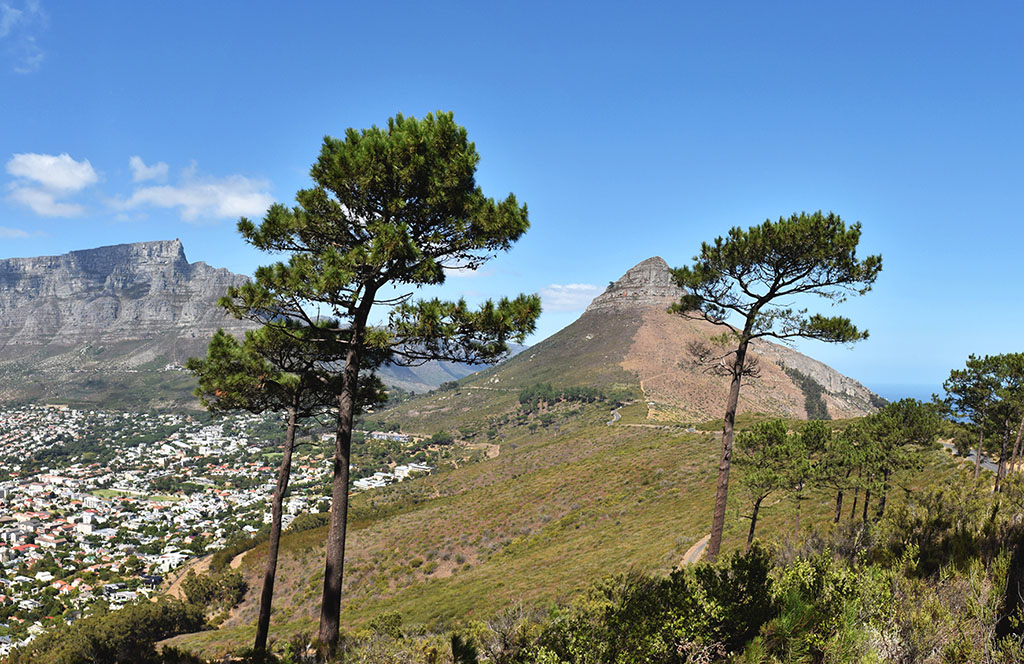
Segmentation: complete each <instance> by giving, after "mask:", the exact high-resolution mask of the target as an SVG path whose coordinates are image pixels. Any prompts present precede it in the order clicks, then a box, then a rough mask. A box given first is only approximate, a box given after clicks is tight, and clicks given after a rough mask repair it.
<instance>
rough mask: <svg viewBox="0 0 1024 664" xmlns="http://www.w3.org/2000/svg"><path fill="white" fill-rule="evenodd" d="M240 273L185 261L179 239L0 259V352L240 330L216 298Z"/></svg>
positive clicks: (238, 279)
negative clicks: (218, 304)
mask: <svg viewBox="0 0 1024 664" xmlns="http://www.w3.org/2000/svg"><path fill="white" fill-rule="evenodd" d="M245 279H246V278H245V277H243V276H241V275H237V274H233V273H231V272H229V271H228V270H225V269H217V268H213V267H210V266H209V265H207V264H206V263H189V262H188V260H187V259H186V258H185V252H184V249H183V247H182V245H181V242H180V241H178V240H172V241H165V242H140V243H136V244H120V245H115V246H110V247H100V248H98V249H88V250H84V251H72V252H70V253H67V254H63V255H61V256H40V257H36V258H9V259H6V260H0V357H5V356H6V357H10V356H17V355H21V354H24V353H25V352H27V351H31V350H32V349H40V348H45V347H53V348H54V349H55V350H56V349H57V348H71V347H75V346H79V345H81V344H111V343H118V344H121V343H124V342H132V341H135V342H139V341H147V340H152V339H156V338H158V337H165V336H166V335H167V334H168V333H169V332H170V333H174V334H175V335H177V336H179V337H182V338H186V339H204V340H205V339H208V338H209V337H210V335H212V334H213V332H214V331H215V330H216V329H217V327H225V328H229V329H233V330H241V329H244V325H242V324H241V323H240V322H239V321H236V320H234V319H232V318H230V317H228V316H226V315H225V313H224V312H223V310H221V309H220V308H219V307H217V306H216V302H217V300H218V298H220V297H221V296H223V295H224V292H225V290H226V289H227V287H228V286H230V285H234V284H240V283H243V282H244V281H245ZM171 359H177V358H171Z"/></svg>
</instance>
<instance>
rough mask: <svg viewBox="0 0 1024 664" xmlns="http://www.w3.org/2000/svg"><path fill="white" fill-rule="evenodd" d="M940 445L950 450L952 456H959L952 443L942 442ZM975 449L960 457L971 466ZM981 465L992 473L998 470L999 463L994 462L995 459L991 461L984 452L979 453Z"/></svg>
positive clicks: (975, 455)
mask: <svg viewBox="0 0 1024 664" xmlns="http://www.w3.org/2000/svg"><path fill="white" fill-rule="evenodd" d="M942 446H943V447H945V448H946V449H947V450H949V451H950V452H952V453H953V456H959V454H958V453H957V451H956V447H954V446H953V444H952V443H947V442H943V443H942ZM975 451H976V450H971V451H970V453H969V454H968V455H967V456H966V457H961V458H963V459H966V460H967V461H968V462H970V464H971V465H972V466H973V465H974V460H975V459H976V458H977V454H975ZM981 467H982V468H984V469H985V470H990V471H992V472H993V473H995V472H998V470H999V464H998V463H996V462H995V461H992V460H991V459H989V458H988V457H987V456H985V455H984V454H982V455H981Z"/></svg>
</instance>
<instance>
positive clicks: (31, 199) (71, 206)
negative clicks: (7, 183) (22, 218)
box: [10, 187, 84, 217]
mask: <svg viewBox="0 0 1024 664" xmlns="http://www.w3.org/2000/svg"><path fill="white" fill-rule="evenodd" d="M10 199H11V200H13V201H15V202H17V203H21V204H22V205H25V206H27V207H29V208H31V210H32V211H33V212H35V213H36V214H38V215H39V216H41V217H77V216H78V215H80V214H82V212H84V208H82V206H81V205H78V204H77V203H65V202H63V201H59V200H57V197H56V195H54V193H53V192H52V191H47V190H45V189H40V188H38V187H14V188H13V189H12V190H11V195H10Z"/></svg>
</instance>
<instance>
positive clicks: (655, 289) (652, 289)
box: [587, 256, 684, 312]
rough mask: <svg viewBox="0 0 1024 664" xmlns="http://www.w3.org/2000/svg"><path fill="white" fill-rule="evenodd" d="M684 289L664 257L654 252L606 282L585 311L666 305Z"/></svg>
mask: <svg viewBox="0 0 1024 664" xmlns="http://www.w3.org/2000/svg"><path fill="white" fill-rule="evenodd" d="M683 293H684V291H683V289H681V288H679V286H677V285H676V284H675V282H674V281H673V280H672V273H671V272H670V271H669V267H668V263H666V262H665V259H663V258H661V257H660V256H654V257H653V258H648V259H647V260H645V261H641V262H639V263H637V264H636V265H634V266H633V267H632V268H630V269H629V271H627V272H626V274H624V275H622V277H621V278H619V280H618V281H614V282H612V283H610V284H608V288H606V289H605V291H604V292H603V293H601V294H600V295H598V296H597V297H596V298H594V300H593V302H591V303H590V306H588V307H587V311H588V312H591V311H624V310H635V309H643V308H648V307H664V308H668V307H669V305H671V304H672V303H673V302H678V301H679V298H680V297H682V296H683Z"/></svg>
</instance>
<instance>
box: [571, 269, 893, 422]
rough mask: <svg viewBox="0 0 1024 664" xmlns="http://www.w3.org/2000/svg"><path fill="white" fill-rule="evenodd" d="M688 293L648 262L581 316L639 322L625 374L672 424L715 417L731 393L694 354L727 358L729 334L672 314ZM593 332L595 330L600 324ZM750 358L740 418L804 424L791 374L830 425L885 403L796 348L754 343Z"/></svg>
mask: <svg viewBox="0 0 1024 664" xmlns="http://www.w3.org/2000/svg"><path fill="white" fill-rule="evenodd" d="M683 292H684V291H683V290H682V289H681V288H679V287H678V286H676V285H675V283H674V281H673V280H672V274H671V272H670V271H669V267H668V265H667V264H666V263H665V261H664V260H662V259H661V258H659V257H653V258H648V259H647V260H645V261H642V262H641V263H638V264H637V265H635V266H634V267H633V268H631V269H630V270H628V271H627V272H626V274H624V275H623V276H622V278H620V279H619V280H618V281H616V282H614V283H612V284H611V285H609V286H608V288H607V290H605V292H604V293H602V294H601V295H600V296H598V297H597V298H596V299H595V300H594V301H593V302H592V303H591V305H590V306H589V307H588V308H587V311H586V313H585V314H584V316H585V317H588V316H589V317H594V316H601V315H604V314H606V313H612V312H614V313H616V314H617V315H619V316H625V315H630V316H631V317H636V318H639V320H641V324H640V326H639V327H638V329H637V330H636V332H635V333H634V334H633V336H632V340H631V341H632V344H631V346H630V347H629V350H628V352H627V353H626V356H625V358H624V359H623V360H622V361H621V366H622V367H623V368H624V369H626V370H627V371H630V372H633V373H634V374H635V375H636V376H637V378H638V379H639V381H640V385H641V388H642V390H643V391H644V394H645V397H646V398H647V399H648V401H649V402H651V403H652V404H655V405H656V406H658V405H663V406H664V407H666V408H668V409H669V411H670V412H668V414H667V417H669V418H671V417H678V416H680V415H682V416H689V417H696V418H704V417H711V416H717V415H719V414H720V412H721V408H722V407H723V402H724V398H725V394H726V392H727V390H728V378H726V377H724V376H722V375H720V373H719V372H715V371H709V370H708V369H709V367H704V366H702V365H701V364H700V363H699V362H697V361H696V358H695V357H694V356H693V351H692V350H691V349H693V348H698V347H707V348H709V349H711V350H712V351H715V350H716V349H721V350H722V352H724V351H725V350H727V348H725V347H722V346H719V345H717V344H716V343H715V341H714V338H716V337H719V336H720V335H721V334H722V332H723V331H724V329H725V328H722V327H718V326H715V325H713V324H711V323H708V322H706V321H703V320H701V319H691V318H688V317H685V316H679V315H673V314H669V313H667V312H666V310H667V309H668V307H669V306H670V305H671V304H673V303H675V302H678V301H679V298H680V297H681V296H682V295H683ZM581 320H582V319H581ZM590 325H591V326H592V327H593V326H595V325H596V322H591V323H590ZM752 351H753V355H752V357H755V358H757V360H758V376H756V377H752V378H749V379H746V380H745V387H744V388H743V391H742V392H741V393H740V398H741V410H744V411H748V412H750V411H753V412H763V413H773V414H778V415H784V416H787V417H798V418H803V417H807V410H806V404H805V393H804V390H803V389H802V388H801V386H800V385H799V384H798V381H797V380H796V379H794V377H793V375H790V374H788V373H787V371H786V370H787V369H789V370H794V371H796V372H799V374H802V375H803V376H805V377H807V378H809V379H810V380H812V381H814V382H815V383H817V384H818V385H819V386H820V387H821V389H822V393H823V394H822V399H823V401H824V405H825V407H826V408H827V410H828V413H829V415H830V416H831V417H834V418H842V417H855V416H859V415H864V414H867V413H870V412H872V411H874V410H875V408H876V407H877V405H878V404H879V403H881V401H880V399H879V397H878V396H877V395H875V394H874V393H872V392H871V391H870V390H868V389H867V388H866V387H864V386H863V385H861V384H860V383H859V382H857V381H856V380H854V379H852V378H849V377H848V376H844V375H843V374H841V373H839V372H838V371H836V370H835V369H833V368H831V367H829V366H828V365H826V364H824V363H822V362H819V361H817V360H815V359H813V358H810V357H807V356H806V355H803V354H802V353H799V352H797V351H795V350H793V349H792V348H789V347H787V346H783V345H779V344H775V343H771V342H769V341H766V340H757V341H755V342H754V343H753V344H752ZM654 410H656V409H653V408H652V412H653V411H654Z"/></svg>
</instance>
